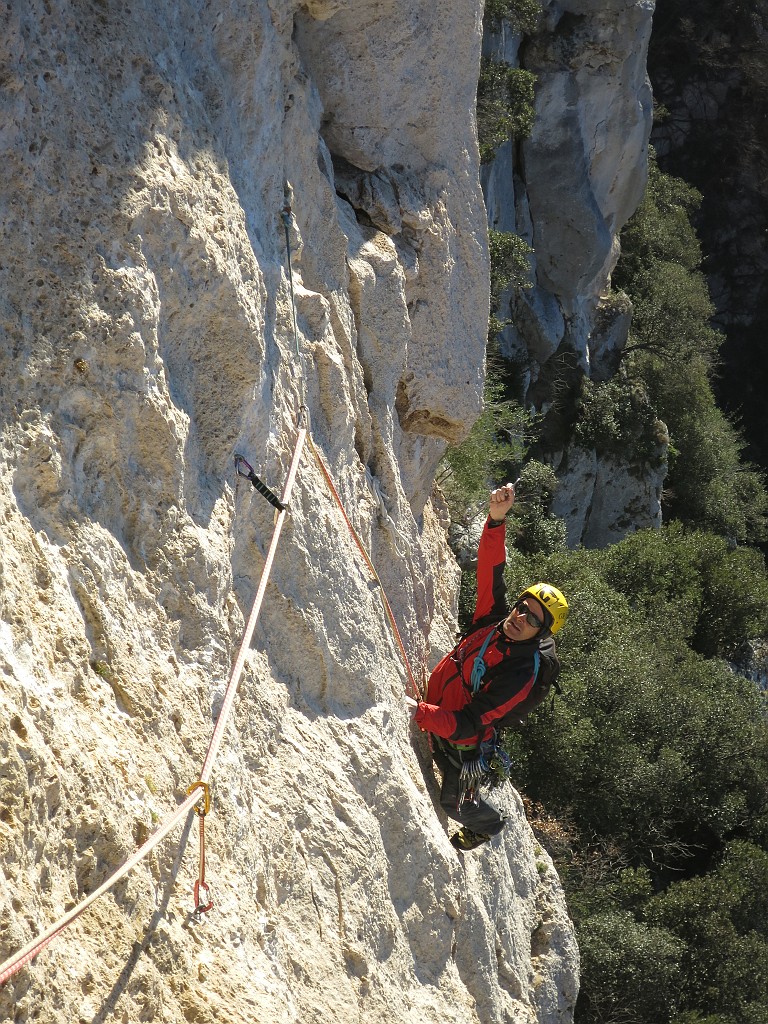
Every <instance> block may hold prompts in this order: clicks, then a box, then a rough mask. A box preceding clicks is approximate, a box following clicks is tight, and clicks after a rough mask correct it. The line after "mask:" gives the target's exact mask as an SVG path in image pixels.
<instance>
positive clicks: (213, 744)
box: [0, 428, 307, 985]
mask: <svg viewBox="0 0 768 1024" xmlns="http://www.w3.org/2000/svg"><path fill="white" fill-rule="evenodd" d="M306 437H307V431H306V430H305V429H304V428H301V429H300V430H299V432H298V436H297V438H296V445H295V447H294V451H293V458H292V459H291V465H290V469H289V470H288V477H287V478H286V481H285V487H284V488H283V495H282V500H281V503H282V504H283V505H287V504H288V499H289V497H290V494H291V491H292V490H293V484H294V481H295V479H296V473H297V471H298V467H299V460H300V459H301V453H302V450H303V448H304V442H305V440H306ZM286 514H287V510H286V509H285V508H283V509H282V510H281V511H280V512H279V513H278V515H277V518H276V520H275V527H274V531H273V534H272V542H271V544H270V546H269V551H268V553H267V558H266V561H265V562H264V568H263V569H262V572H261V579H260V581H259V586H258V589H257V591H256V597H255V598H254V602H253V607H252V608H251V614H250V615H249V617H248V623H247V625H246V628H245V633H244V635H243V639H242V642H241V644H240V650H239V652H238V655H237V658H236V659H235V663H234V665H233V667H232V671H231V673H230V677H229V682H228V683H227V688H226V691H225V693H224V701H223V703H222V706H221V711H220V712H219V717H218V719H217V721H216V725H215V727H214V730H213V734H212V736H211V740H210V743H209V745H208V753H207V754H206V755H205V761H204V763H203V769H202V772H201V773H200V782H199V783H195V784H193V785H192V786H191V787H190V789H189V792H188V796H187V799H186V800H185V801H184V802H183V803H182V804H180V805H179V806H178V807H177V808H176V810H175V811H173V813H172V814H170V815H169V816H168V818H166V820H165V821H164V822H163V823H162V825H161V826H160V827H159V828H158V829H157V831H156V832H154V833H153V834H152V835H151V836H150V838H149V839H148V840H147V841H146V843H144V845H143V846H142V847H140V848H139V849H138V850H137V851H136V852H135V853H134V854H133V856H132V857H131V858H130V859H129V860H127V861H126V862H125V864H123V866H122V867H120V868H118V870H117V871H116V872H115V873H114V874H113V875H111V876H110V877H109V878H108V879H107V880H106V882H104V883H103V884H102V885H100V886H99V888H98V889H96V890H94V892H92V893H91V894H90V895H89V896H87V897H86V898H85V899H84V900H82V901H81V902H80V903H79V904H78V905H77V906H76V907H74V908H73V909H72V910H70V911H69V912H68V913H67V914H65V915H64V917H62V918H61V919H60V920H59V921H57V922H56V923H55V924H53V925H51V927H50V928H48V929H47V930H46V931H45V932H43V933H42V934H41V935H38V936H37V937H36V938H35V939H33V940H32V941H31V942H30V943H28V945H26V946H25V947H24V948H23V949H21V950H19V952H18V953H15V954H13V956H11V957H9V959H8V960H6V961H5V963H3V964H0V985H4V984H5V982H6V981H8V979H9V978H12V977H13V975H14V974H16V973H17V972H18V971H20V970H21V969H22V967H24V966H25V965H26V964H28V963H30V961H32V960H33V959H34V958H35V957H36V956H37V954H38V953H40V952H41V951H42V950H43V949H45V947H46V946H47V945H48V944H49V943H50V942H52V941H53V939H55V938H56V936H57V935H59V934H60V933H61V932H63V931H64V929H65V928H67V927H68V926H69V925H70V924H72V922H73V921H76V920H77V918H78V917H80V915H81V914H82V913H83V912H84V911H85V910H87V909H88V907H90V905H91V904H92V903H93V902H95V901H96V900H97V899H98V898H99V897H100V896H103V895H104V894H105V893H106V892H108V891H109V890H110V889H111V888H112V887H113V886H114V885H116V884H117V883H118V882H119V881H120V879H121V878H124V877H125V875H127V874H128V873H129V872H130V871H132V870H133V869H134V868H135V867H136V865H137V864H139V863H140V862H141V861H142V860H143V859H144V858H145V857H146V856H147V854H149V853H150V852H151V851H152V850H154V848H155V847H156V846H157V845H158V843H161V842H162V841H163V839H165V837H166V836H167V835H168V833H169V832H170V831H171V830H172V829H173V828H174V827H175V826H176V825H177V824H178V822H180V821H181V820H182V818H184V817H185V816H186V815H187V814H188V812H189V811H190V810H191V809H192V808H193V807H194V806H195V805H196V804H197V803H198V801H199V799H200V794H199V793H198V792H197V790H198V788H200V786H201V785H203V786H204V787H205V786H207V783H208V780H209V779H210V776H211V772H212V770H213V764H214V761H215V760H216V755H217V754H218V751H219V747H220V746H221V741H222V739H223V737H224V732H225V730H226V727H227V722H228V720H229V716H230V714H231V711H232V706H233V704H234V700H235V695H236V693H237V687H238V685H239V683H240V677H241V676H242V674H243V668H244V667H245V659H246V655H247V653H248V648H249V647H250V644H251V640H252V638H253V632H254V630H255V628H256V621H257V619H258V617H259V612H260V610H261V604H262V601H263V600H264V593H265V591H266V589H267V581H268V579H269V574H270V572H271V571H272V563H273V561H274V558H275V552H276V550H277V544H278V541H279V539H280V533H281V531H282V528H283V523H284V521H285V516H286ZM206 792H207V790H206ZM201 856H202V855H201ZM203 865H204V861H203ZM202 872H203V873H202V878H203V881H204V879H205V875H204V866H203V867H202Z"/></svg>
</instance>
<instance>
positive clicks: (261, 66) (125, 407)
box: [0, 0, 577, 1024]
mask: <svg viewBox="0 0 768 1024" xmlns="http://www.w3.org/2000/svg"><path fill="white" fill-rule="evenodd" d="M2 19H3V31H2V33H0V143H1V145H2V152H3V154H4V175H3V182H2V186H1V188H0V226H1V230H2V247H1V248H0V439H1V441H2V455H1V458H0V522H1V523H2V544H1V545H0V572H1V574H2V575H1V576H0V872H1V874H0V878H1V879H2V885H0V960H2V959H4V958H5V957H6V956H9V955H11V954H12V953H14V952H15V951H16V950H17V949H19V948H20V947H21V946H23V945H24V944H25V943H26V942H27V941H29V939H30V938H31V937H33V936H34V935H36V934H38V933H39V932H40V931H41V930H42V929H44V928H45V927H47V926H48V925H49V924H51V923H52V922H54V921H56V920H57V919H58V918H59V917H60V916H61V915H62V914H63V913H64V912H66V911H67V910H68V909H70V908H72V907H73V906H75V905H76V904H77V903H78V902H79V901H80V900H81V899H82V898H83V897H84V896H85V895H86V894H88V893H90V892H92V891H93V890H94V889H95V887H96V886H98V885H99V884H101V883H102V882H103V881H104V880H105V879H106V878H107V877H108V876H109V875H110V874H111V873H112V871H113V870H114V869H115V868H116V867H118V866H119V865H120V864H122V863H123V862H124V861H125V860H126V858H127V857H128V856H130V854H131V853H132V852H133V851H134V850H135V849H136V847H137V846H138V845H140V844H141V843H143V842H144V841H145V840H146V838H147V837H148V836H150V835H151V834H152V832H153V831H154V829H155V828H156V827H157V825H158V824H159V823H160V822H161V821H162V820H164V818H165V817H166V815H167V813H168V811H169V810H170V809H171V808H173V807H175V806H176V805H177V804H178V802H179V801H180V799H181V798H182V797H183V795H184V792H185V790H186V788H187V787H188V786H189V785H190V784H191V783H192V782H194V781H195V779H196V778H197V777H198V775H199V772H200V767H201V764H202V759H203V756H204V753H205V749H206V746H207V742H208V738H209V736H210V731H211V728H212V722H213V720H214V719H215V717H216V715H217V714H218V711H219V709H220V706H221V700H222V694H223V689H224V684H225V682H226V679H227V678H228V675H229V671H230V667H231V664H232V660H233V657H234V655H235V652H236V651H237V647H238V644H239V641H240V637H241V635H242V631H243V625H244V616H245V615H246V614H247V611H248V609H249V607H250V604H251V601H252V599H253V596H254V592H255V590H256V586H257V581H258V579H259V576H260V572H261V570H262V567H263V565H264V558H265V553H266V550H267V545H268V543H269V538H270V536H271V530H272V518H273V510H272V509H271V507H270V506H269V505H267V503H266V502H265V501H264V500H263V499H262V498H261V497H260V496H259V495H258V494H257V493H256V492H255V491H254V490H253V489H252V488H251V487H250V485H249V484H248V483H247V482H246V481H244V480H240V482H239V483H238V482H237V481H236V478H235V476H234V473H233V455H234V453H235V452H236V451H240V452H242V453H243V454H244V455H245V456H246V457H247V458H248V459H249V460H250V461H251V462H252V463H253V464H254V466H255V468H256V470H257V472H258V473H259V474H260V475H261V476H262V477H263V478H264V479H265V480H266V481H267V482H268V483H269V484H271V485H272V486H273V487H275V488H277V489H279V487H280V486H281V484H282V481H283V480H284V478H285V473H286V470H287V466H288V462H289V459H290V455H291V451H292V448H293V444H294V442H295V438H296V418H297V415H298V414H299V411H300V408H301V407H302V406H303V407H304V408H305V409H306V412H307V413H308V414H309V418H310V422H311V429H312V436H313V439H314V442H315V444H317V446H318V447H319V449H320V450H321V451H322V452H323V454H324V457H325V459H326V461H327V462H328V464H329V466H330V469H331V472H332V473H333V475H334V477H335V479H336V482H337V485H338V487H339V491H340V493H341V496H342V498H343V500H344V502H345V505H346V507H347V509H348V511H349V514H350V517H351V519H352V521H353V523H354V525H355V526H356V528H357V529H358V530H359V532H360V534H361V535H362V537H363V540H364V541H365V543H366V544H367V546H368V547H369V549H370V550H371V552H372V555H373V557H374V561H375V562H376V564H377V565H378V566H379V569H380V575H381V578H382V581H383V584H384V587H385V589H386V591H387V592H388V593H389V595H390V597H391V599H392V601H393V604H394V609H395V614H396V616H397V618H398V621H399V623H400V627H401V631H402V634H403V637H404V640H405V643H406V645H407V647H408V650H409V652H410V654H411V658H412V661H413V665H414V667H415V670H416V671H417V672H418V673H421V672H422V671H423V670H424V668H425V666H426V665H427V664H428V663H429V661H430V659H431V656H432V649H433V648H434V650H435V651H437V650H438V649H445V647H446V645H447V644H449V643H450V637H451V627H452V611H453V604H454V599H455V590H456V569H455V564H454V563H453V561H452V559H451V558H450V557H449V555H448V552H447V549H446V546H445V541H444V532H443V528H442V524H441V523H440V521H439V518H438V516H437V514H436V512H435V511H434V509H433V508H432V505H431V504H430V503H429V501H428V495H429V492H430V489H431V484H432V478H433V475H434V469H435V466H436V464H437V461H438V460H439V458H440V456H441V453H442V451H443V448H444V445H445V442H446V440H449V439H456V438H458V437H460V436H462V434H463V433H464V432H465V430H466V429H467V428H468V426H469V424H470V422H471V421H472V419H473V417H474V416H475V415H476V413H477V410H478V408H479V403H480V392H481V383H482V375H483V351H484V341H485V329H486V320H487V313H488V297H487V275H488V263H487V246H486V227H485V212H484V209H483V204H482V197H481V194H480V190H479V186H478V183H477V149H476V143H475V139H474V130H473V124H472V115H471V111H472V108H473V101H474V90H475V82H476V76H477V66H478V60H479V49H480V10H479V5H478V4H457V3H453V2H451V3H449V2H447V0H438V2H437V3H433V4H431V5H421V4H418V5H417V4H412V3H405V2H397V0H391V2H389V3H380V2H378V0H377V2H373V0H371V2H356V3H354V4H353V3H351V2H341V0H335V2H333V0H328V2H323V0H307V2H306V3H305V4H303V5H297V4H294V3H289V2H277V0H231V2H227V0H225V2H223V3H219V4H215V5H212V4H208V3H205V2H202V0H200V2H196V0H189V2H181V3H180V2H176V0H173V2H172V0H165V2H164V0H159V2H155V3H152V4H148V3H146V2H144V0H131V2H130V3H128V4H116V3H113V2H112V0H24V2H22V0H11V2H10V3H8V4H6V5H5V6H4V8H3V11H2ZM286 179H288V180H289V181H290V182H291V185H292V187H293V216H292V219H291V221H290V224H289V234H290V238H291V244H292V250H293V262H294V272H295V295H296V308H297V324H298V343H299V352H298V354H297V352H296V347H295V340H294V334H293V318H292V306H291V301H290V292H289V287H288V278H287V274H286V258H285V239H284V233H283V222H282V219H281V208H282V206H283V202H284V192H283V189H284V182H285V181H286ZM404 686H405V674H404V671H403V667H402V665H401V663H400V660H399V655H398V652H397V649H396V647H395V645H394V643H393V640H392V638H391V635H390V633H389V630H388V627H387V623H386V619H385V616H384V614H383V611H382V606H381V603H380V599H379V594H378V590H377V587H376V586H375V585H374V584H373V583H372V581H371V580H370V579H369V577H368V574H367V572H366V570H365V567H364V566H363V565H362V564H361V562H360V559H359V557H358V556H357V554H356V552H355V549H354V547H353V545H352V543H351V542H350V539H349V536H348V534H347V533H346V531H345V527H344V524H343V521H342V520H341V518H340V515H339V513H338V511H337V510H336V508H335V506H334V505H333V503H332V502H331V500H330V497H329V494H328V491H327V488H326V486H325V483H324V481H323V479H322V478H321V476H320V473H319V472H318V469H317V467H316V466H315V464H314V462H313V461H312V459H311V458H310V456H309V454H308V453H306V452H305V454H304V456H303V458H302V461H301V465H300V470H299V477H298V482H297V486H296V489H295V492H294V499H293V502H292V508H291V515H290V519H289V521H288V525H287V526H286V529H285V531H284V534H283V542H282V544H281V547H280V549H279V551H278V556H277V559H276V561H275V565H274V570H273V573H272V577H271V582H270V584H269V586H268V588H267V593H266V600H265V604H264V610H263V614H262V618H261V620H260V623H259V625H258V627H257V630H256V635H255V639H254V643H253V649H252V650H251V651H250V652H249V655H248V658H247V660H246V666H245V673H244V677H243V681H242V684H241V690H240V694H239V699H238V703H237V706H236V712H235V715H234V719H233V721H232V723H231V725H230V727H229V730H228V733H227V736H226V738H225V742H224V745H223V748H222V752H221V755H220V758H219V760H218V762H217V764H216V766H215V769H214V773H213V781H214V792H213V798H214V809H213V813H212V815H211V816H210V817H209V818H208V819H207V837H208V862H207V874H208V881H209V882H210V884H211V888H212V893H213V896H214V900H215V904H216V906H215V910H214V911H213V912H212V913H211V914H210V915H208V916H207V917H204V918H202V920H198V919H196V918H195V916H194V915H193V914H192V912H191V911H192V896H191V887H192V883H193V881H194V879H195V877H196V874H197V857H196V839H195V836H194V834H190V828H191V824H188V825H187V827H186V828H185V829H184V830H181V829H178V830H177V832H176V833H174V834H173V835H172V836H171V837H169V838H168V839H167V840H166V841H165V842H164V843H163V844H162V845H161V846H160V847H159V848H158V849H157V850H156V851H155V852H154V853H153V854H152V855H151V856H150V857H149V858H148V859H147V860H146V861H145V862H143V864H142V865H141V866H140V867H139V868H137V869H136V870H135V871H134V872H133V873H132V874H131V875H130V876H129V877H128V878H127V879H126V880H125V881H123V882H121V883H120V884H119V885H118V886H117V887H116V888H115V889H114V890H113V891H112V892H110V893H109V894H108V895H106V896H104V897H102V898H101V899H100V900H99V901H98V902H97V903H96V904H95V905H94V906H93V907H92V908H91V909H90V910H88V911H87V912H86V913H85V914H84V915H83V916H82V917H81V918H79V920H78V921H77V922H76V923H75V924H74V925H72V926H71V927H70V928H69V929H68V930H67V932H66V933H65V934H64V935H62V936H60V937H59V938H58V939H57V940H56V941H55V942H54V943H53V944H52V945H51V946H50V947H49V948H48V949H47V950H46V951H45V952H43V953H42V954H41V955H40V956H39V957H38V959H37V960H36V961H35V962H34V964H32V965H31V966H29V967H27V968H25V969H23V970H22V971H21V972H20V973H19V974H18V975H16V976H15V977H14V978H13V979H11V981H9V982H8V983H7V984H6V985H5V986H4V987H3V988H2V989H0V1013H1V1014H2V1017H3V1019H9V1020H13V1021H17V1022H23V1021H32V1020H36V1021H44V1022H53V1021H64V1020H66V1021H82V1022H88V1024H91V1022H96V1021H106V1020H119V1021H124V1022H134V1021H140V1020H162V1021H164V1022H167V1024H173V1022H176V1021H197V1022H215V1021H237V1022H251V1021H253V1022H255V1021H262V1020H264V1019H269V1020H274V1021H285V1022H289V1021H299V1020H300V1021H317V1022H325V1021H328V1020H337V1021H345V1022H347V1021H358V1020H359V1021H365V1022H366V1024H369V1022H376V1021H387V1022H389V1021H391V1020H392V1019H393V1016H394V1017H396V1018H397V1019H398V1020H402V1021H414V1022H416V1021H418V1022H420V1024H421V1022H424V1021H435V1022H438V1021H439V1022H441V1024H445V1022H450V1021H457V1022H458V1021H461V1022H462V1024H466V1022H467V1021H475V1020H476V1021H488V1022H490V1021H494V1022H499V1021H529V1020H539V1021H542V1022H548V1021H555V1020H558V1021H560V1020H568V1019H569V1018H570V1016H571V1013H572V1007H573V1003H574V1001H575V995H576V987H577V981H576V970H577V966H576V965H577V954H576V949H575V945H574V939H573V933H572V929H571V926H570V922H569V921H568V917H567V911H566V908H565V905H564V902H563V898H562V892H561V890H560V887H559V882H558V880H557V878H556V876H555V875H554V872H553V870H552V867H551V864H550V862H549V860H548V858H547V857H546V855H545V854H544V853H543V852H542V851H540V850H539V849H538V848H537V847H536V846H535V843H534V840H533V837H532V835H531V833H530V830H529V829H528V826H527V824H526V822H525V819H524V815H523V813H522V807H521V804H520V801H519V799H518V798H517V797H516V795H515V794H514V792H513V791H511V790H510V792H509V794H508V797H507V799H508V803H509V815H510V818H511V821H510V827H509V828H508V830H507V833H506V837H505V839H504V840H496V841H495V842H494V843H493V844H491V845H490V846H489V847H488V848H487V849H486V850H485V851H484V852H481V853H478V854H475V855H472V856H471V857H467V858H466V859H464V860H462V859H460V858H459V857H458V856H457V855H456V853H455V851H454V850H453V849H452V847H451V846H450V845H449V843H448V841H447V837H446V830H445V822H444V820H441V818H440V815H439V813H438V812H437V811H436V807H435V793H436V789H435V783H434V779H433V777H432V773H431V768H430V759H429V753H428V750H427V749H426V746H425V744H424V742H423V739H422V738H421V737H418V736H415V735H413V733H412V732H411V730H410V724H409V717H408V713H407V709H406V708H405V706H404V703H403V699H402V696H403V692H404Z"/></svg>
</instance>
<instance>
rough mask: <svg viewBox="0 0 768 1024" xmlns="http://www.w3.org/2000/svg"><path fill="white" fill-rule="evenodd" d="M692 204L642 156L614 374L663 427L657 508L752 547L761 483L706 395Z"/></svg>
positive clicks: (628, 234)
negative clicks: (624, 328)
mask: <svg viewBox="0 0 768 1024" xmlns="http://www.w3.org/2000/svg"><path fill="white" fill-rule="evenodd" d="M699 201H700V196H699V195H698V193H697V192H696V191H695V190H694V189H692V188H690V186H688V185H686V184H685V183H684V182H682V181H679V180H678V179H676V178H672V177H670V176H669V175H665V174H662V173H661V171H660V170H659V169H658V167H657V166H656V163H655V162H654V161H653V160H652V161H651V166H650V176H649V182H648V189H647V192H646V196H645V199H644V200H643V203H642V204H641V206H640V208H639V209H638V211H637V212H636V213H635V215H634V217H633V218H632V219H631V220H630V222H629V224H628V225H627V227H626V228H625V230H624V232H623V234H622V239H621V241H622V257H621V259H620V261H619V264H618V266H617V268H616V272H615V275H614V282H615V284H616V285H617V286H618V287H619V288H621V289H623V292H625V293H626V294H627V295H628V296H629V297H630V299H631V300H632V303H633V306H634V313H633V316H632V329H631V335H630V340H629V344H628V346H627V349H626V353H625V360H624V364H623V367H622V375H621V376H622V377H623V379H624V380H632V381H634V382H636V383H637V384H642V386H643V388H644V389H645V392H646V394H647V396H648V400H649V403H650V406H651V407H652V408H653V409H654V410H655V411H656V413H657V414H658V415H659V417H660V418H661V420H663V421H664V423H665V424H666V426H667V428H668V430H669V435H670V439H671V445H672V447H671V456H672V457H671V458H670V467H669V476H668V479H667V493H666V495H665V514H666V515H667V516H674V517H677V518H680V519H682V520H683V521H685V522H688V523H695V524H698V525H705V526H708V527H710V528H712V529H714V530H716V531H718V532H720V533H723V534H725V535H727V536H729V537H731V538H733V539H734V540H736V541H740V542H747V543H759V542H762V541H764V540H765V539H766V536H767V535H768V534H767V532H766V513H768V496H767V495H766V489H765V482H764V479H763V476H762V474H761V473H760V472H758V471H757V470H756V469H755V467H753V466H750V465H745V464H744V463H743V462H742V458H741V455H742V449H743V441H742V440H741V437H740V435H739V434H738V431H737V430H736V428H735V427H734V426H733V424H732V423H731V422H730V421H729V420H728V419H727V417H726V416H725V415H724V414H723V413H722V411H721V410H720V409H719V408H718V406H717V403H716V400H715V395H714V391H713V380H714V377H715V373H716V370H717V365H718V363H717V360H718V352H719V347H720V344H721V342H722V336H721V335H720V334H719V333H718V332H717V331H715V330H713V329H712V327H711V325H710V319H711V316H712V313H713V311H714V310H713V306H712V303H711V301H710V299H709V292H708V290H707V284H706V281H705V279H704V276H703V274H702V273H701V270H700V269H699V268H700V264H701V258H702V257H701V247H700V245H699V242H698V240H697V238H696V235H695V232H694V231H693V228H692V226H691V221H690V216H691V214H692V213H693V212H694V211H695V209H696V208H697V206H698V204H699Z"/></svg>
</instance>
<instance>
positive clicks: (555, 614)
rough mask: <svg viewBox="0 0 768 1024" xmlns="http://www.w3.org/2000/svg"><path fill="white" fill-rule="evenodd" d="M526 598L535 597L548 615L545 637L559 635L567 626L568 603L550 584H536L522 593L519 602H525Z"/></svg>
mask: <svg viewBox="0 0 768 1024" xmlns="http://www.w3.org/2000/svg"><path fill="white" fill-rule="evenodd" d="M526 597H534V598H536V600H537V601H538V602H539V604H540V605H541V607H542V608H543V609H544V612H545V614H546V630H545V635H546V634H549V633H557V631H558V630H559V629H562V628H563V626H564V625H565V620H566V619H567V618H568V602H567V601H566V600H565V597H564V596H563V594H562V593H561V591H559V590H558V589H557V587H553V586H552V585H551V584H549V583H534V584H533V586H532V587H528V588H527V589H526V590H524V591H523V592H522V594H521V595H520V597H518V599H517V600H518V601H524V600H525V599H526Z"/></svg>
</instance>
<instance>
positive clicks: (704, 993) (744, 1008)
mask: <svg viewBox="0 0 768 1024" xmlns="http://www.w3.org/2000/svg"><path fill="white" fill-rule="evenodd" d="M644 916H645V919H646V920H647V921H648V922H649V923H650V925H651V927H654V928H662V929H664V930H665V931H666V932H668V933H671V934H672V935H674V936H675V937H676V938H677V939H678V940H679V941H680V942H682V943H683V944H684V948H685V952H684V954H683V957H682V964H683V969H684V976H685V987H684V992H683V999H682V1005H681V1009H683V1010H684V1011H687V1012H688V1013H689V1014H690V1013H692V1012H693V1013H697V1014H701V1015H709V1014H718V1015H720V1016H721V1019H725V1020H730V1021H733V1022H735V1024H753V1022H756V1021H764V1020H766V1018H768V853H766V852H765V850H763V849H760V848H759V847H757V846H755V845H754V844H751V843H744V842H737V843H734V844H732V845H731V846H730V847H729V848H728V849H727V851H726V852H725V856H724V857H723V859H722V862H721V863H720V864H719V866H718V867H717V868H716V869H715V870H714V871H712V872H710V873H709V874H708V875H706V876H704V877H699V878H690V879H686V880H684V881H681V882H677V883H674V884H672V885H671V886H670V887H669V888H668V889H667V890H666V892H664V893H661V894H659V895H658V896H656V897H654V898H653V899H651V900H650V901H649V902H648V904H647V905H646V906H645V908H644ZM684 1019H686V1018H684ZM687 1019H688V1020H691V1019H696V1018H691V1017H688V1018H687Z"/></svg>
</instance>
